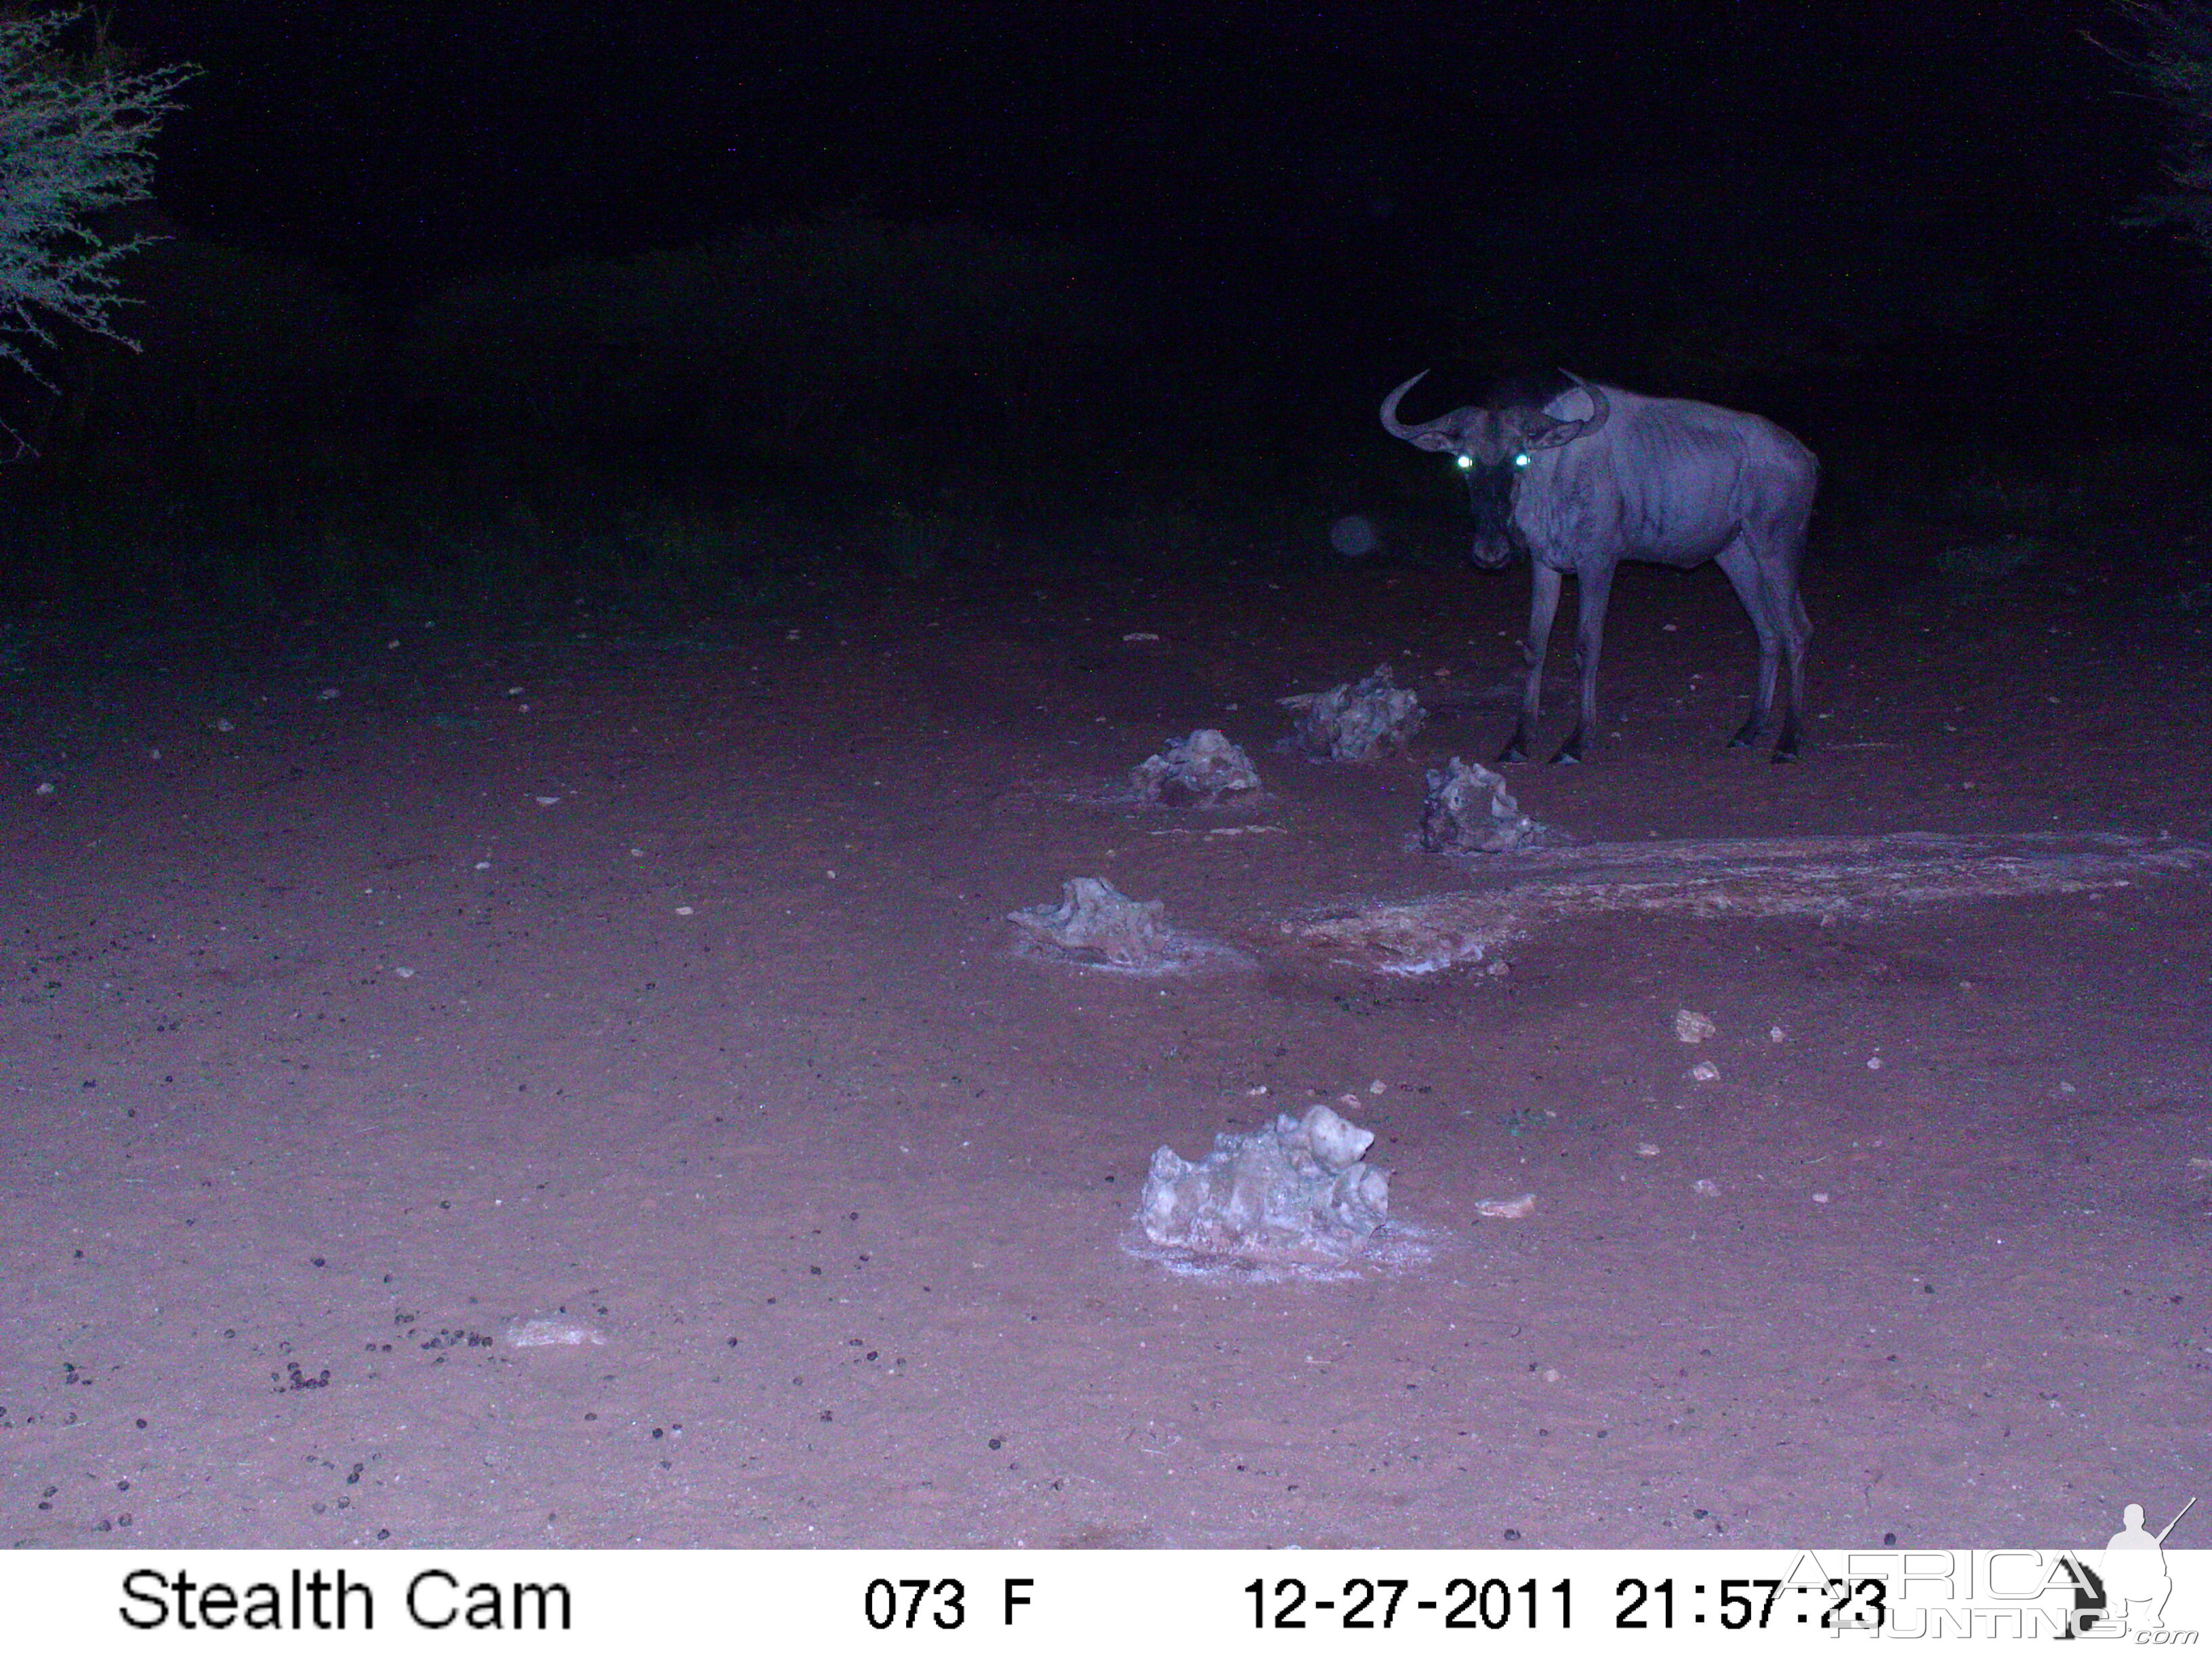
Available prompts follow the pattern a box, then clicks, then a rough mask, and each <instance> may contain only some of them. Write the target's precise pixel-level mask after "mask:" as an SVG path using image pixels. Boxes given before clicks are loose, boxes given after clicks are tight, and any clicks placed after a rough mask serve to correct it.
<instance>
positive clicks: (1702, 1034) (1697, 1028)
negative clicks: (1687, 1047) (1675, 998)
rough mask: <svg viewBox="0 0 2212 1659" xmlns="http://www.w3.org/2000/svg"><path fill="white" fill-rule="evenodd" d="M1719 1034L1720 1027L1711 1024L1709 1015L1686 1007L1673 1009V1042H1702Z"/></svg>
mask: <svg viewBox="0 0 2212 1659" xmlns="http://www.w3.org/2000/svg"><path fill="white" fill-rule="evenodd" d="M1720 1034H1721V1028H1720V1027H1719V1026H1717V1025H1716V1024H1713V1022H1712V1019H1711V1017H1710V1016H1708V1015H1705V1014H1700V1013H1693V1012H1691V1011H1690V1010H1689V1009H1687V1008H1680V1009H1677V1010H1676V1011H1675V1013H1674V1041H1675V1042H1705V1041H1706V1040H1707V1039H1708V1038H1710V1037H1717V1036H1719V1035H1720Z"/></svg>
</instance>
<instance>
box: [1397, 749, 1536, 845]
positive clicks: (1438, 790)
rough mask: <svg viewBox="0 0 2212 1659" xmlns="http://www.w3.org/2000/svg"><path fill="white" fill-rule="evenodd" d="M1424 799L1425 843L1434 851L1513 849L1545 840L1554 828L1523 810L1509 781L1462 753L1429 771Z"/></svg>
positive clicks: (1422, 816) (1423, 840) (1422, 823)
mask: <svg viewBox="0 0 2212 1659" xmlns="http://www.w3.org/2000/svg"><path fill="white" fill-rule="evenodd" d="M1427 781H1428V786H1429V793H1428V796H1427V798H1426V799H1425V800H1423V801H1422V803H1421V845H1422V847H1423V848H1425V849H1426V850H1428V851H1429V852H1431V853H1510V852H1514V851H1516V850H1517V849H1519V848H1523V847H1531V846H1535V845H1537V844H1539V843H1541V842H1542V841H1543V840H1544V839H1545V838H1546V837H1547V836H1549V835H1550V834H1551V832H1550V831H1549V830H1547V829H1546V828H1545V827H1544V826H1543V825H1542V824H1541V823H1537V822H1536V820H1535V819H1534V818H1532V817H1528V814H1526V813H1525V812H1523V811H1522V810H1521V805H1520V803H1519V802H1517V801H1516V800H1515V799H1513V797H1512V796H1511V795H1510V794H1508V793H1506V790H1505V780H1504V778H1502V777H1500V776H1499V775H1498V774H1497V773H1495V772H1493V771H1492V770H1491V769H1489V768H1488V767H1486V766H1480V765H1474V766H1470V765H1469V764H1468V763H1467V762H1465V761H1463V760H1461V759H1460V758H1459V757H1457V756H1454V757H1452V763H1451V764H1450V765H1449V766H1448V767H1446V768H1445V769H1443V771H1441V772H1431V773H1430V774H1428V779H1427Z"/></svg>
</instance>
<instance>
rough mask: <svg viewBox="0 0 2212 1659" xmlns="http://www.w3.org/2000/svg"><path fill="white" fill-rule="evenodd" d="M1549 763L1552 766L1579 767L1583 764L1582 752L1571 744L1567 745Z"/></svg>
mask: <svg viewBox="0 0 2212 1659" xmlns="http://www.w3.org/2000/svg"><path fill="white" fill-rule="evenodd" d="M1551 763H1552V764H1553V766H1580V765H1581V764H1582V763H1583V751H1582V750H1579V749H1577V748H1576V747H1575V746H1574V745H1573V744H1568V745H1567V746H1566V747H1565V748H1564V749H1562V750H1559V753H1558V754H1556V755H1554V756H1553V757H1552V760H1551Z"/></svg>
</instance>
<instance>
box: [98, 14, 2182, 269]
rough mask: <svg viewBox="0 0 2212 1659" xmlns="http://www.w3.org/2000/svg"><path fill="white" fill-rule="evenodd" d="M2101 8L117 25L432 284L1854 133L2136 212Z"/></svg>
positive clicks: (2147, 155) (377, 261)
mask: <svg viewBox="0 0 2212 1659" xmlns="http://www.w3.org/2000/svg"><path fill="white" fill-rule="evenodd" d="M549 19H557V20H560V21H548V20H549ZM2100 23H2101V24H2104V25H2106V31H2107V32H2108V33H2111V32H2112V29H2111V23H2112V20H2111V18H2110V15H2109V13H2108V11H2107V9H2106V8H2104V7H2102V6H2100V5H2099V4H2097V3H2072V4H2068V3H2045V0H1990V3H1981V4H1960V3H1949V4H1942V3H1929V0H1922V3H1904V4H1899V3H1884V0H1872V3H1850V0H1795V3H1781V4H1771V3H1751V0H1738V3H1728V0H1720V3H1703V4H1699V3H1653V0H1642V3H1606V0H1546V3H1544V4H1541V5H1533V6H1522V7H1516V8H1504V7H1495V6H1486V5H1479V4H1457V5H1444V4H1437V5H1431V6H1421V7H1402V8H1401V7H1396V6H1350V5H1337V6H1304V7H1293V6H1287V5H1282V4H1271V5H1217V6H1194V7H1190V8H1182V7H1167V6H1115V5H1068V4H1057V3H1030V4H1023V5H1008V6H1000V5H975V4H969V5H948V4H930V5H922V6H912V7H900V6H896V5H889V6H886V5H882V4H869V5H850V4H842V3H834V0H831V3H821V4H813V5H804V6H791V7H779V8H747V7H743V6H735V7H723V6H714V5H700V6H684V5H666V4H654V3H649V0H641V3H632V4H629V5H624V6H619V7H608V8H604V9H599V12H598V13H597V15H588V16H587V15H584V14H583V13H582V11H581V9H574V10H568V9H561V8H549V7H545V6H542V5H532V4H507V3H496V0H447V3H441V4H436V5H425V4H422V3H420V0H405V3H398V4H394V3H389V0H353V3H349V4H348V5H346V6H344V7H342V8H334V7H330V6H327V5H325V4H323V3H320V0H303V3H283V0H198V3H192V0H185V3H179V4H169V5H164V6H161V7H153V6H142V7H126V8H125V10H124V13H123V15H121V16H120V17H119V18H118V23H117V32H118V34H120V35H121V36H123V37H124V38H125V39H126V40H130V41H131V42H132V43H134V44H139V45H143V46H145V47H147V48H148V49H149V50H151V51H152V52H155V53H158V54H159V55H161V56H162V57H164V58H191V59H193V60H195V61H197V62H198V63H200V64H204V66H205V67H206V69H207V70H208V71H209V73H208V75H207V76H206V78H205V79H204V80H203V81H201V82H198V83H197V84H196V85H195V86H194V87H193V88H191V92H190V94H189V97H190V102H191V109H190V110H189V111H188V112H186V113H185V115H183V116H181V117H179V118H177V119H176V120H175V122H174V124H173V127H172V129H171V131H170V134H169V137H167V140H166V141H165V144H164V152H165V153H164V162H163V173H162V185H161V189H162V198H163V202H164V204H165V205H166V206H167V207H168V209H169V210H171V211H172V213H173V214H174V215H175V216H177V217H178V218H179V220H180V221H181V222H184V223H185V224H186V225H187V226H189V227H191V228H194V229H197V230H198V231H201V232H202V233H204V234H213V235H216V236H218V237H222V238H226V239H233V240H254V241H257V242H260V243H262V244H264V245H267V246H277V247H282V248H284V249H287V250H289V251H292V252H297V253H300V254H302V255H304V256H307V258H310V259H312V260H313V262H315V263H316V264H319V265H322V266H324V267H325V268H326V269H329V270H333V271H336V272H343V273H345V274H348V275H350V276H367V277H371V278H374V279H376V280H378V281H380V282H392V283H400V284H404V285H410V286H411V285H415V284H417V283H423V282H427V281H431V280H435V279H436V278H438V277H441V276H446V275H448V274H451V273H453V272H454V271H456V270H469V269H474V268H479V267H483V266H488V265H511V264H519V263H526V262H529V261H532V260H538V259H543V258H554V257H559V256H562V255H566V254H572V253H580V252H581V253H604V252H629V251H633V250H635V249H638V248H641V247H646V246H662V245H669V244H672V243H682V242H685V241H690V240H699V239H701V238H702V237H704V236H707V235H709V234H714V232H716V231H718V230H721V229H725V228H730V227H732V226H734V225H738V224H744V223H751V222H762V221H764V220H769V219H774V218H778V217H785V216H794V215H804V214H807V213H810V212H813V211H817V210H824V209H838V208H845V209H855V208H858V209H865V210H870V211H873V212H878V213H881V214H884V215H886V216H892V217H898V218H907V217H915V218H925V217H940V216H964V217H969V218H974V219H976V220H979V221H981V222H987V223H991V224H997V225H1007V226H1012V227H1018V228H1079V229H1082V230H1085V231H1087V232H1092V233H1103V234H1107V235H1109V236H1115V237H1133V238H1136V239H1139V240H1146V241H1164V242H1165V243H1168V244H1170V245H1174V244H1180V245H1182V246H1188V247H1192V248H1202V247H1208V246H1213V247H1233V246H1236V245H1237V244H1238V243H1240V242H1244V241H1248V240H1251V239H1254V238H1257V239H1259V240H1261V241H1263V242H1265V243H1267V244H1268V245H1270V246H1273V245H1275V244H1278V243H1279V242H1284V241H1289V242H1295V241H1296V240H1297V239H1298V238H1300V237H1318V238H1324V239H1333V240H1352V241H1357V240H1358V238H1359V237H1360V236H1361V235H1362V234H1364V233H1371V232H1373V231H1375V230H1376V229H1378V228H1387V229H1389V231H1391V232H1392V233H1394V234H1393V236H1392V237H1391V239H1390V240H1392V241H1393V242H1394V243H1395V242H1396V241H1397V240H1399V239H1401V238H1412V239H1413V240H1416V241H1418V239H1419V236H1420V235H1421V234H1423V231H1424V229H1425V228H1432V227H1433V226H1435V225H1436V224H1437V223H1438V222H1443V221H1446V220H1454V219H1462V218H1464V216H1467V215H1468V214H1469V213H1470V212H1476V211H1480V210H1484V209H1486V208H1489V207H1491V206H1493V205H1505V206H1511V205H1514V204H1520V205H1522V206H1524V207H1525V206H1526V205H1528V204H1530V203H1531V202H1533V201H1534V200H1537V199H1540V198H1541V197H1542V196H1543V195H1544V194H1545V193H1546V192H1547V191H1553V190H1558V189H1563V188H1564V189H1580V188H1585V187H1588V186H1589V185H1591V184H1592V183H1593V182H1596V183H1602V182H1604V181H1607V180H1618V179H1635V178H1638V177H1644V176H1651V175H1654V174H1656V173H1663V172H1664V171H1665V170H1667V169H1668V168H1688V169H1697V168H1700V167H1723V166H1729V165H1741V164H1745V163H1761V164H1771V165H1773V166H1775V167H1779V168H1783V169H1788V168H1792V167H1797V168H1804V167H1833V166H1835V165H1837V164H1838V163H1840V162H1846V161H1849V162H1855V163H1857V164H1858V165H1859V166H1861V167H1866V168H1871V169H1873V170H1874V171H1875V173H1877V174H1878V175H1881V176H1883V177H1886V178H1891V179H1894V180H1895V183H1896V185H1897V188H1898V189H1899V191H1900V192H1902V193H1903V194H1905V196H1907V197H1934V196H1937V195H1942V194H1944V193H1947V192H1957V191H1966V192H1968V193H1977V192H1987V191H1996V192H2000V193H2010V194H2011V195H2013V196H2015V197H2018V198H2019V200H2020V201H2021V203H2022V204H2041V208H2042V209H2043V210H2051V209H2057V212H2055V213H2050V214H2048V217H2050V218H2051V219H2054V220H2058V221H2063V219H2064V218H2065V217H2066V216H2068V214H2069V213H2078V214H2079V215H2081V216H2084V217H2085V218H2087V219H2088V220H2093V221H2098V223H2097V224H2096V226H2095V228H2097V229H2098V230H2100V231H2101V230H2102V229H2103V228H2104V226H2103V224H2102V222H2101V220H2102V219H2103V218H2108V217H2109V216H2110V215H2111V213H2112V211H2114V210H2116V209H2117V208H2118V206H2120V205H2122V204H2124V202H2125V200H2126V198H2127V197H2128V196H2129V195H2130V192H2132V191H2135V190H2137V189H2140V188H2142V187H2143V185H2146V184H2148V183H2149V182H2150V181H2151V179H2152V178H2153V170H2152V161H2153V156H2154V148H2155V134H2156V131H2157V128H2156V125H2155V122H2154V118H2153V115H2152V112H2150V111H2149V110H2148V108H2147V107H2146V106H2144V105H2143V104H2142V100H2130V99H2128V98H2125V97H2124V96H2123V95H2122V94H2123V92H2124V90H2125V88H2126V86H2127V82H2126V77H2125V76H2124V73H2123V71H2122V70H2120V69H2119V67H2118V65H2117V64H2113V63H2112V61H2111V60H2110V59H2109V58H2106V57H2104V56H2102V55H2100V53H2098V52H2096V51H2095V50H2094V49H2093V48H2092V47H2091V46H2087V44H2085V43H2084V42H2083V41H2082V40H2081V38H2080V31H2081V28H2082V27H2085V26H2093V25H2097V24H2100ZM1657 206H1658V204H1654V207H1655V210H1656V208H1657ZM2034 216H2035V214H2033V213H2030V214H2029V217H2030V218H2033V217H2034Z"/></svg>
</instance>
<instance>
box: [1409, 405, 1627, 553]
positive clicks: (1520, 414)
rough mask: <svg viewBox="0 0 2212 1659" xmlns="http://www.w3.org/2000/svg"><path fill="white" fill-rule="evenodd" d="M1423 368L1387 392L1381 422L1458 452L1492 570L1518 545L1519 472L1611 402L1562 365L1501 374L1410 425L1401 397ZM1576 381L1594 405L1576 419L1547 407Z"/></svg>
mask: <svg viewBox="0 0 2212 1659" xmlns="http://www.w3.org/2000/svg"><path fill="white" fill-rule="evenodd" d="M1426 374H1428V370H1426V369H1423V370H1422V371H1421V373H1420V374H1416V375H1415V376H1413V379H1412V380H1408V381H1407V382H1406V383H1405V385H1403V386H1400V387H1399V388H1398V389H1397V390H1396V391H1395V392H1392V393H1391V394H1390V395H1389V397H1387V398H1384V399H1383V429H1384V430H1385V431H1387V432H1389V434H1390V435H1392V436H1393V437H1398V438H1403V439H1404V440H1405V441H1407V443H1409V444H1413V445H1415V446H1416V447H1419V448H1422V449H1431V450H1435V451H1437V453H1441V454H1446V455H1450V456H1452V457H1454V458H1455V459H1456V460H1457V461H1458V462H1459V465H1460V470H1461V471H1463V472H1465V473H1466V474H1467V490H1468V501H1469V502H1470V504H1471V505H1472V506H1473V507H1474V562H1476V563H1477V564H1479V565H1481V566H1482V567H1483V568H1486V569H1491V570H1494V569H1496V568H1498V566H1500V565H1502V564H1504V562H1506V561H1507V560H1508V559H1510V558H1511V557H1512V556H1513V555H1514V553H1515V552H1516V551H1517V550H1519V544H1520V535H1519V532H1517V531H1516V529H1515V528H1514V526H1513V496H1514V491H1515V489H1516V488H1517V487H1518V486H1519V483H1520V481H1521V475H1522V472H1523V471H1526V470H1527V469H1528V467H1529V466H1530V465H1533V464H1534V456H1535V455H1536V454H1537V453H1539V452H1540V451H1542V450H1546V449H1556V448H1557V447H1559V445H1561V444H1565V443H1571V442H1572V441H1574V440H1576V439H1577V438H1579V437H1582V436H1583V435H1585V434H1588V433H1592V432H1595V431H1596V430H1597V429H1598V428H1600V427H1601V426H1603V425H1604V424H1605V420H1606V416H1607V414H1608V413H1610V412H1611V406H1610V405H1609V404H1607V401H1606V395H1605V393H1603V392H1601V391H1599V390H1598V389H1597V388H1596V387H1595V386H1591V385H1589V384H1588V383H1587V382H1585V381H1583V380H1577V378H1576V377H1575V376H1573V375H1571V374H1566V373H1565V372H1564V371H1562V372H1560V373H1559V374H1549V375H1540V376H1534V377H1528V376H1522V377H1516V378H1515V379H1512V380H1501V381H1499V382H1498V383H1497V384H1496V385H1495V386H1492V388H1491V390H1490V392H1489V393H1488V394H1487V395H1486V397H1485V398H1483V400H1482V402H1481V403H1480V404H1469V405H1468V406H1467V407H1464V408H1461V409H1455V410H1452V411H1451V413H1449V415H1439V416H1437V418H1436V419H1435V420H1433V421H1422V422H1419V423H1418V424H1415V425H1411V426H1409V425H1407V424H1406V423H1405V422H1402V421H1401V420H1400V419H1399V418H1398V400H1399V399H1400V398H1403V397H1404V396H1405V395H1406V394H1407V392H1410V391H1412V390H1413V387H1414V386H1415V385H1417V384H1418V383H1419V381H1420V380H1422V379H1423V378H1424V377H1425V376H1426ZM1576 386H1580V387H1582V389H1583V391H1584V392H1588V393H1589V400H1590V413H1589V416H1587V417H1586V418H1584V419H1583V420H1579V421H1573V420H1562V419H1560V418H1559V417H1558V416H1553V415H1548V414H1547V413H1545V409H1546V406H1547V405H1548V404H1551V403H1552V402H1553V400H1555V399H1556V398H1559V395H1560V394H1561V393H1562V392H1568V391H1571V390H1572V389H1573V388H1574V387H1576Z"/></svg>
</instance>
